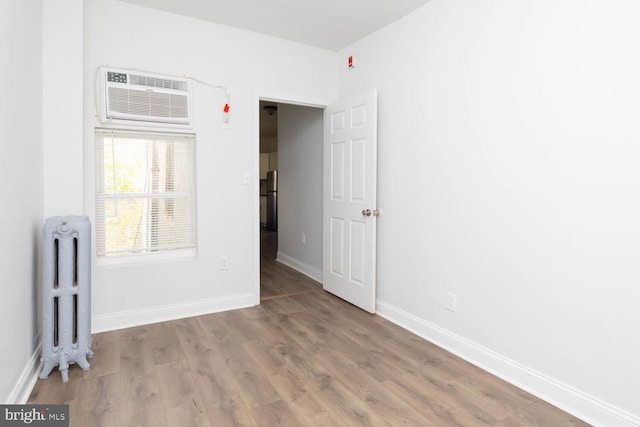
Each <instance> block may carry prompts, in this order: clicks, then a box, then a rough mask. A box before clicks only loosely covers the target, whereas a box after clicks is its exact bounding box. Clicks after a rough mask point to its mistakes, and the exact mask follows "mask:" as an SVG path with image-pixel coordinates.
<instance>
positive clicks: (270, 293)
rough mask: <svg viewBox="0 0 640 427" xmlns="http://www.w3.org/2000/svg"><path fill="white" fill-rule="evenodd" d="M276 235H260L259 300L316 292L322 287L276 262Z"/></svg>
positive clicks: (274, 233) (270, 233)
mask: <svg viewBox="0 0 640 427" xmlns="http://www.w3.org/2000/svg"><path fill="white" fill-rule="evenodd" d="M277 252H278V233H276V232H273V231H268V230H264V229H263V230H262V232H261V233H260V260H261V262H260V300H261V301H266V300H269V299H272V298H281V297H283V296H295V295H300V294H304V293H312V292H318V291H321V290H322V285H321V284H320V283H318V282H316V281H315V280H313V279H310V278H309V277H307V276H305V275H304V274H301V273H299V272H297V271H295V270H293V269H291V268H289V267H287V266H285V265H283V264H281V263H279V262H277V261H275V259H276V255H277Z"/></svg>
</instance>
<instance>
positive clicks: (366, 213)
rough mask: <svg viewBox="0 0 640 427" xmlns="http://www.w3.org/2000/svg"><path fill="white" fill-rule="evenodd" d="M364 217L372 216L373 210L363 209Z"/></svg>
mask: <svg viewBox="0 0 640 427" xmlns="http://www.w3.org/2000/svg"><path fill="white" fill-rule="evenodd" d="M362 216H371V209H363V210H362Z"/></svg>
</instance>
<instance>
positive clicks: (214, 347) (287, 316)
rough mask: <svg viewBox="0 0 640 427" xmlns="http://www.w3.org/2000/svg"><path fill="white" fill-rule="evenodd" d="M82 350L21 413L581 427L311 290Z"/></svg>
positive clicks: (85, 419)
mask: <svg viewBox="0 0 640 427" xmlns="http://www.w3.org/2000/svg"><path fill="white" fill-rule="evenodd" d="M274 264H275V263H274ZM274 268H275V267H274ZM266 270H269V267H267V268H266ZM265 272H266V271H265V269H263V273H265ZM301 276H302V275H301V274H299V273H296V272H293V271H287V272H284V271H283V272H281V273H278V274H275V273H274V276H273V278H272V279H273V281H274V288H278V287H280V286H282V287H286V286H287V285H286V284H281V283H276V282H278V281H289V280H290V281H304V279H303V277H301ZM270 280H271V279H270ZM274 295H275V294H273V295H271V296H274ZM93 349H94V352H95V357H94V358H93V359H91V369H90V370H89V371H87V372H83V371H82V370H81V369H80V368H79V367H77V366H76V365H73V366H72V367H71V369H70V371H69V377H70V379H69V382H68V383H67V384H63V383H62V382H61V379H60V374H59V372H58V371H57V370H54V371H53V372H52V374H51V375H50V377H49V378H48V379H47V380H39V381H38V382H37V384H36V386H35V388H34V390H33V392H32V394H31V398H30V399H29V403H46V404H55V403H67V404H69V405H70V408H69V410H70V425H71V426H78V427H80V426H82V427H87V426H122V427H129V426H154V427H156V426H170V427H173V426H180V427H182V426H325V425H326V426H329V425H332V426H400V425H406V426H437V427H442V426H500V427H513V426H545V427H550V426H554V427H555V426H585V425H587V424H585V423H583V422H582V421H580V420H578V419H576V418H574V417H572V416H570V415H568V414H566V413H564V412H562V411H560V410H558V409H557V408H555V407H553V406H551V405H549V404H547V403H545V402H543V401H541V400H539V399H537V398H536V397H534V396H532V395H530V394H528V393H525V392H523V391H522V390H519V389H517V388H516V387H514V386H512V385H510V384H508V383H505V382H504V381H501V380H499V379H498V378H496V377H494V376H492V375H490V374H487V373H486V372H484V371H482V370H480V369H478V368H476V367H474V366H472V365H470V364H469V363H467V362H465V361H463V360H461V359H459V358H457V357H456V356H453V355H452V354H450V353H447V352H445V351H443V350H442V349H440V348H438V347H437V346H435V345H433V344H431V343H429V342H427V341H425V340H423V339H421V338H419V337H417V336H415V335H413V334H411V333H409V332H407V331H405V330H403V329H401V328H399V327H397V326H395V325H393V324H392V323H390V322H388V321H386V320H384V319H382V318H381V317H378V316H376V315H371V314H368V313H366V312H364V311H362V310H359V309H357V308H355V307H353V306H351V305H350V304H348V303H346V302H344V301H342V300H340V299H338V298H336V297H333V296H332V295H330V294H327V293H325V292H323V291H317V290H316V291H314V292H312V293H302V294H297V295H295V296H284V297H280V298H275V297H273V298H269V299H266V300H265V301H263V302H262V304H261V305H260V306H257V307H252V308H247V309H242V310H234V311H228V312H224V313H216V314H210V315H206V316H198V317H192V318H187V319H181V320H175V321H170V322H164V323H158V324H154V325H147V326H140V327H135V328H130V329H123V330H119V331H113V332H107V333H101V334H94V346H93Z"/></svg>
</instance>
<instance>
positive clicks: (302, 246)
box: [256, 97, 326, 300]
mask: <svg viewBox="0 0 640 427" xmlns="http://www.w3.org/2000/svg"><path fill="white" fill-rule="evenodd" d="M325 106H326V103H320V104H318V103H316V102H300V101H299V100H292V99H290V98H289V99H287V98H284V97H283V98H275V99H274V98H273V97H258V98H257V102H256V107H257V109H258V112H257V114H256V116H257V117H258V121H259V122H258V123H257V128H258V129H259V134H258V135H257V144H256V145H257V146H256V151H257V166H258V168H257V169H258V171H257V172H258V175H259V177H260V185H259V188H260V190H259V192H258V196H257V198H258V203H257V204H258V213H259V214H258V217H259V218H258V221H257V229H258V233H257V234H258V236H259V239H257V240H258V241H257V242H256V244H257V248H256V250H257V251H256V252H257V253H258V254H259V255H258V257H259V260H258V261H259V262H260V269H259V271H260V274H259V277H257V278H256V282H257V289H256V290H257V295H258V296H259V298H260V300H265V299H273V298H278V297H282V296H291V295H297V294H299V293H307V292H317V291H319V290H321V289H322V237H323V236H322V185H323V184H322V183H323V181H322V179H323V178H322V167H323V156H322V144H323V108H324V107H325ZM273 171H276V173H275V174H273V173H272V174H270V176H269V177H267V173H268V172H273ZM273 175H275V176H277V184H276V186H275V187H271V185H272V178H273ZM269 178H271V180H270V179H269ZM267 184H269V185H267ZM270 193H271V194H270ZM273 193H275V194H273ZM270 198H271V199H274V200H273V202H269V199H270ZM274 205H275V207H276V210H275V215H274V214H269V209H270V208H273V206H274ZM274 216H275V221H274V220H273V217H274ZM269 217H270V218H269ZM269 219H271V220H269Z"/></svg>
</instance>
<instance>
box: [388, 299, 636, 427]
mask: <svg viewBox="0 0 640 427" xmlns="http://www.w3.org/2000/svg"><path fill="white" fill-rule="evenodd" d="M376 306H377V308H376V310H377V314H378V315H380V316H382V317H384V318H385V319H387V320H389V321H391V322H393V323H395V324H397V325H398V326H401V327H403V328H404V329H407V330H408V331H411V332H413V333H414V334H416V335H418V336H420V337H422V338H424V339H426V340H428V341H430V342H433V343H434V344H436V345H438V346H440V347H442V348H443V349H445V350H447V351H449V352H451V353H453V354H455V355H457V356H459V357H461V358H462V359H464V360H466V361H468V362H470V363H472V364H474V365H476V366H478V367H480V368H482V369H484V370H485V371H487V372H490V373H492V374H494V375H496V376H498V377H500V378H502V379H503V380H505V381H507V382H509V383H511V384H513V385H515V386H517V387H519V388H521V389H523V390H525V391H527V392H529V393H531V394H533V395H534V396H537V397H539V398H540V399H542V400H544V401H546V402H549V403H551V404H552V405H554V406H556V407H558V408H560V409H562V410H563V411H565V412H568V413H570V414H572V415H574V416H576V417H578V418H580V419H582V420H584V421H586V422H588V423H590V424H592V425H594V426H602V427H605V426H606V427H638V426H640V417H638V416H635V415H632V414H630V413H628V412H625V411H623V410H621V409H619V408H616V407H615V406H613V405H611V404H609V403H607V402H604V401H602V400H600V399H597V398H595V397H593V396H590V395H588V394H586V393H584V392H582V391H580V390H577V389H575V388H574V387H571V386H570V385H568V384H564V383H562V382H561V381H558V380H556V379H554V378H551V377H549V376H546V375H543V374H541V373H540V372H537V371H535V370H533V369H530V368H528V367H527V366H524V365H522V364H520V363H518V362H516V361H514V360H511V359H509V358H507V357H504V356H503V355H501V354H499V353H496V352H494V351H492V350H490V349H488V348H485V347H482V346H481V345H478V344H476V343H474V342H472V341H469V340H467V339H466V338H463V337H461V336H459V335H456V334H454V333H452V332H450V331H448V330H446V329H443V328H441V327H439V326H437V325H434V324H432V323H430V322H428V321H426V320H424V319H421V318H419V317H417V316H414V315H412V314H411V313H407V312H406V311H404V310H401V309H399V308H397V307H394V306H393V305H391V304H387V303H385V302H383V301H380V300H377V302H376Z"/></svg>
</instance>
